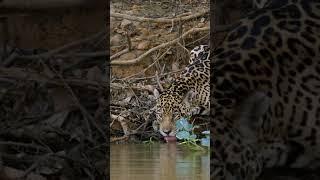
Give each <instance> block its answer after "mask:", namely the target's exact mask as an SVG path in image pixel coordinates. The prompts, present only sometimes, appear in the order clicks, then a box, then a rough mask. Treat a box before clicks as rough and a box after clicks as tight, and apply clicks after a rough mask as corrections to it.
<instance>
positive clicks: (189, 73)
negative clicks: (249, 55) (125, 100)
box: [153, 45, 210, 136]
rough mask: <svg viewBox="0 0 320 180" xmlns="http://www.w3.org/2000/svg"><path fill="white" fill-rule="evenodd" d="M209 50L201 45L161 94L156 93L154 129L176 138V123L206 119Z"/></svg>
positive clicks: (207, 112) (208, 106)
mask: <svg viewBox="0 0 320 180" xmlns="http://www.w3.org/2000/svg"><path fill="white" fill-rule="evenodd" d="M209 56H210V48H209V46H208V45H200V46H197V47H195V48H194V49H192V50H191V51H190V58H189V65H188V66H187V67H186V68H185V69H184V71H183V72H182V73H181V74H180V76H179V77H178V78H177V79H175V80H174V81H173V82H172V83H171V85H170V87H168V89H166V90H165V91H164V92H161V93H160V92H159V90H156V91H155V93H154V94H155V97H156V99H157V103H156V121H154V124H153V126H154V129H157V130H158V131H159V132H160V133H161V134H162V135H163V136H175V134H176V129H175V121H176V120H177V119H179V118H181V117H185V116H191V115H197V114H201V115H206V114H209V109H210V86H209V83H210V79H209V74H210V60H209Z"/></svg>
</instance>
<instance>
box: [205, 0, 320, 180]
mask: <svg viewBox="0 0 320 180" xmlns="http://www.w3.org/2000/svg"><path fill="white" fill-rule="evenodd" d="M277 2H280V1H276V0H275V1H270V2H269V3H270V4H269V5H267V6H266V7H265V8H262V9H260V10H257V11H255V12H253V13H250V14H249V15H248V17H246V18H244V19H242V20H240V22H239V24H238V25H237V26H236V27H235V28H234V29H233V30H231V31H230V32H229V33H228V35H227V37H226V39H225V41H224V42H223V44H221V45H220V46H219V47H218V48H217V49H215V50H214V51H213V52H212V54H213V55H211V57H210V59H211V63H212V64H211V68H212V69H211V72H212V74H211V77H210V79H211V80H212V83H211V84H210V89H211V95H210V96H211V97H212V99H211V109H210V110H211V112H210V115H211V118H212V119H211V129H210V131H211V134H212V140H211V144H212V151H211V157H212V161H211V168H210V169H211V179H215V180H229V179H230V180H231V179H232V180H233V179H237V180H255V179H257V178H258V177H259V175H260V173H261V172H262V170H263V169H264V168H266V167H274V166H289V167H309V166H311V165H312V163H313V160H314V159H315V158H316V157H319V155H320V154H319V153H320V142H319V141H320V137H319V136H320V105H319V103H320V2H319V1H316V0H292V1H281V3H277Z"/></svg>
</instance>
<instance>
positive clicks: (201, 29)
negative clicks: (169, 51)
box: [110, 27, 209, 65]
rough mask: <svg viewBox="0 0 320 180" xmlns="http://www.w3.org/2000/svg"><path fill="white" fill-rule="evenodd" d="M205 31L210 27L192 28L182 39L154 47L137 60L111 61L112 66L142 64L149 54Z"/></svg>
mask: <svg viewBox="0 0 320 180" xmlns="http://www.w3.org/2000/svg"><path fill="white" fill-rule="evenodd" d="M203 31H209V27H203V28H192V29H190V30H188V31H187V32H185V33H184V34H183V35H182V36H181V37H179V38H176V39H174V40H172V41H169V42H166V43H163V44H160V45H158V46H156V47H153V48H151V49H149V50H148V51H147V52H145V53H143V54H142V55H141V56H139V57H137V58H135V59H130V60H124V61H111V63H110V65H132V64H136V63H138V62H140V61H141V60H143V59H144V58H145V57H147V56H148V55H149V54H151V53H153V52H154V51H157V50H159V49H162V48H165V47H168V46H171V45H173V44H176V43H178V42H179V41H180V39H181V38H186V37H187V36H188V35H190V34H192V33H197V32H203Z"/></svg>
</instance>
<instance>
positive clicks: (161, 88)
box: [155, 71, 163, 92]
mask: <svg viewBox="0 0 320 180" xmlns="http://www.w3.org/2000/svg"><path fill="white" fill-rule="evenodd" d="M155 76H156V79H157V83H158V86H159V88H160V91H161V92H163V87H162V85H161V83H160V78H159V76H158V71H156V75H155Z"/></svg>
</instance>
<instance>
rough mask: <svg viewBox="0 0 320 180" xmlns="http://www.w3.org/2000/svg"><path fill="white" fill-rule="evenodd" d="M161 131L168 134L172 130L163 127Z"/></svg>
mask: <svg viewBox="0 0 320 180" xmlns="http://www.w3.org/2000/svg"><path fill="white" fill-rule="evenodd" d="M163 132H164V133H165V134H167V135H169V134H170V133H171V132H172V131H171V129H164V130H163Z"/></svg>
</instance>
